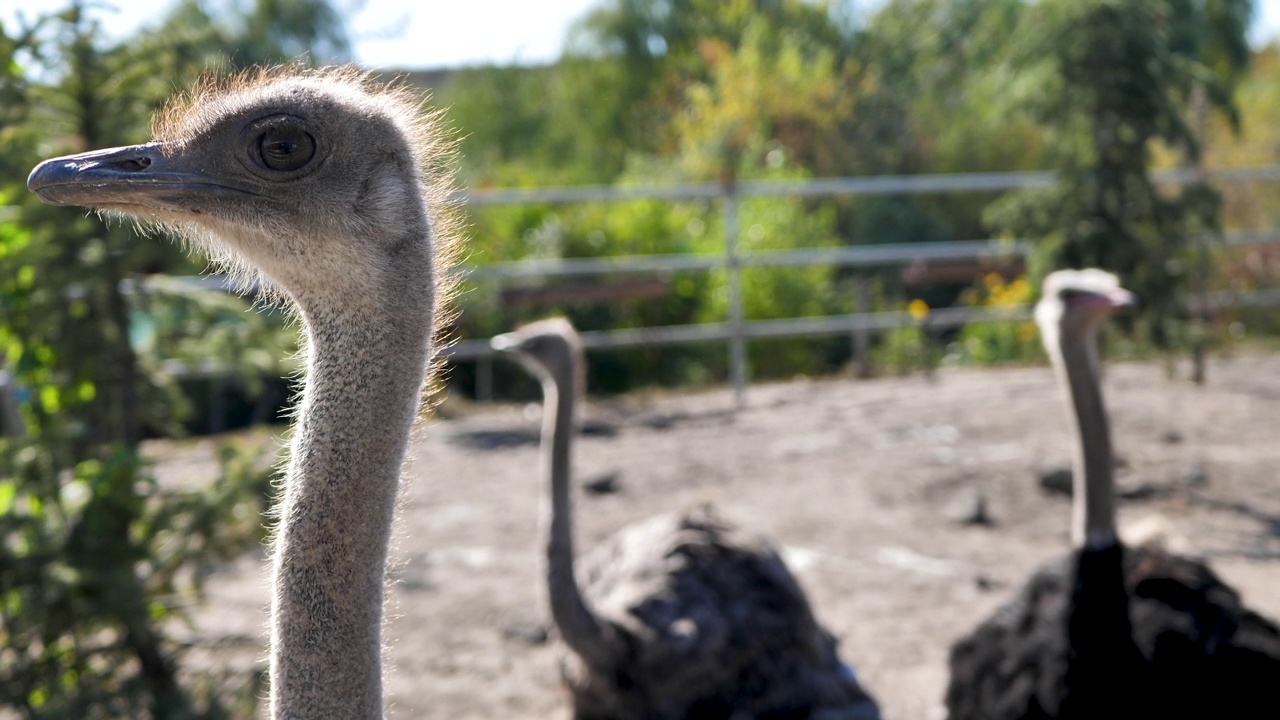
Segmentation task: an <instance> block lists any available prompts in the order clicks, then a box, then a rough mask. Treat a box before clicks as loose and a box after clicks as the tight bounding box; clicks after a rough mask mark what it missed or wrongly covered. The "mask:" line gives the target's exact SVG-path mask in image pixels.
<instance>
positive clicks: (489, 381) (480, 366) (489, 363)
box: [476, 355, 493, 402]
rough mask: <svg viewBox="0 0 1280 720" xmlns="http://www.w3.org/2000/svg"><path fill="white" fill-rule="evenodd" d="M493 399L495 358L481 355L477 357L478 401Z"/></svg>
mask: <svg viewBox="0 0 1280 720" xmlns="http://www.w3.org/2000/svg"><path fill="white" fill-rule="evenodd" d="M490 400H493V358H492V357H491V356H489V355H481V356H480V357H478V358H476V402H489V401H490Z"/></svg>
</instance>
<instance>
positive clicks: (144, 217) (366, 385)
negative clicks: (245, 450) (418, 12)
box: [27, 67, 454, 719]
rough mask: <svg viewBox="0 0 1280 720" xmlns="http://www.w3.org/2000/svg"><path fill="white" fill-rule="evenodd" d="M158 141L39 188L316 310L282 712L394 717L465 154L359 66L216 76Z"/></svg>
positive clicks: (277, 591)
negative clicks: (397, 661) (396, 636)
mask: <svg viewBox="0 0 1280 720" xmlns="http://www.w3.org/2000/svg"><path fill="white" fill-rule="evenodd" d="M153 134H154V136H155V139H154V141H153V142H150V143H147V144H145V145H137V146H133V147H122V148H112V149H107V150H98V151H94V152H86V153H83V154H80V155H72V156H68V157H60V158H54V159H52V160H46V161H45V162H42V163H40V165H38V166H37V167H36V168H35V170H33V171H32V172H31V176H30V177H29V178H28V180H27V186H28V187H29V188H30V189H31V190H32V191H33V192H35V193H36V194H37V195H39V196H40V198H41V199H42V200H44V201H45V202H46V203H50V204H54V205H78V206H82V207H88V208H92V209H95V210H97V211H99V212H105V213H107V214H110V215H119V216H123V217H125V218H128V219H132V220H135V221H137V222H139V224H141V225H144V226H147V227H155V228H159V229H164V230H168V231H170V232H172V233H174V234H176V235H178V236H181V237H182V238H185V239H187V240H190V241H192V242H194V244H195V245H196V246H197V247H198V248H200V249H202V250H203V251H204V252H205V253H206V254H208V255H209V256H210V257H211V258H213V259H214V260H215V261H218V262H221V263H223V264H224V265H228V266H230V267H231V268H233V269H234V270H236V271H238V272H239V273H241V274H242V276H244V275H245V274H248V275H250V276H252V277H256V278H257V279H258V280H259V281H261V282H262V283H264V284H265V285H266V286H269V287H272V288H274V290H275V291H276V292H277V293H278V296H279V297H280V298H282V299H285V300H287V301H288V302H289V303H290V304H291V305H292V307H293V308H294V309H296V312H297V314H298V317H299V318H300V320H301V326H302V331H303V338H304V341H305V345H306V374H305V383H304V387H303V389H302V391H301V397H300V401H299V406H298V410H297V420H296V424H295V427H294V432H293V437H292V441H291V452H290V457H289V460H288V463H287V467H286V469H285V473H284V481H283V493H282V499H281V500H280V502H279V504H278V506H277V508H276V510H275V513H276V516H277V517H278V519H279V520H278V527H277V528H276V529H275V537H274V550H273V561H272V565H273V569H272V583H273V590H274V597H273V599H272V605H271V641H270V644H271V646H270V678H271V689H270V705H271V716H272V717H273V718H306V719H311V718H335V719H336V718H343V719H347V718H363V719H368V718H381V717H383V697H382V652H383V644H382V623H383V583H384V580H385V575H386V571H385V568H386V560H387V548H388V541H389V536H390V532H391V525H392V517H393V514H394V511H395V505H396V497H397V493H398V489H399V485H400V474H401V465H402V462H403V460H404V455H405V447H406V444H407V442H408V439H409V435H410V431H411V428H412V426H413V425H414V423H415V421H416V418H417V415H418V412H419V404H420V396H421V394H422V392H423V389H424V383H425V382H426V381H427V380H428V379H429V377H430V376H431V375H432V373H430V372H429V371H428V370H429V365H430V363H431V360H432V357H433V352H434V349H435V340H434V336H435V333H436V331H437V328H438V326H439V324H440V322H441V316H442V313H441V310H440V306H441V304H442V302H443V300H444V298H445V295H446V292H447V288H446V287H445V283H444V275H443V274H442V273H441V270H440V265H441V263H443V262H445V261H446V260H447V255H448V251H449V247H450V243H451V240H452V237H453V234H454V233H453V226H452V224H451V222H450V213H449V206H448V201H447V200H448V191H449V184H450V175H449V172H448V170H447V165H448V163H447V162H446V160H447V159H448V157H449V152H450V145H449V144H448V143H447V142H445V141H444V140H443V133H442V131H441V128H440V125H439V122H438V119H437V117H436V116H435V115H430V114H424V113H423V112H422V111H421V107H420V100H419V99H418V98H416V97H415V96H414V95H413V93H412V92H410V91H409V90H407V89H404V88H402V87H395V86H382V85H380V84H378V83H376V82H375V81H374V80H373V79H372V78H371V77H370V76H368V75H365V74H363V73H361V72H359V71H357V70H354V69H351V68H330V69H325V70H305V69H301V68H297V67H286V68H276V69H271V70H259V71H255V72H253V73H246V74H244V75H241V76H239V77H237V78H233V79H229V80H226V81H224V82H218V81H212V80H210V81H208V82H205V83H202V84H200V85H199V86H197V88H196V89H195V90H194V91H192V92H191V93H190V94H189V95H188V96H187V97H184V98H179V99H177V100H175V101H174V102H173V103H172V104H171V105H170V107H169V108H168V109H167V110H166V111H165V112H164V113H162V114H160V115H158V116H157V120H156V122H155V123H154V127H153Z"/></svg>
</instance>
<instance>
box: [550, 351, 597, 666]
mask: <svg viewBox="0 0 1280 720" xmlns="http://www.w3.org/2000/svg"><path fill="white" fill-rule="evenodd" d="M574 372H575V368H574V363H566V364H565V366H564V369H562V370H560V371H558V372H551V373H549V375H548V377H547V378H545V379H544V380H543V382H542V392H543V405H544V408H545V409H544V411H543V417H542V437H543V438H550V439H551V442H550V443H548V442H546V441H545V440H544V442H543V443H542V466H543V472H544V476H543V482H544V490H545V489H546V486H547V485H549V486H550V491H551V492H550V496H551V502H550V507H549V508H547V507H546V505H545V504H544V508H545V509H544V510H543V513H542V525H543V528H544V533H545V537H546V540H547V586H548V588H549V590H550V602H551V615H552V617H553V618H554V619H555V622H556V626H557V627H558V628H560V634H561V636H563V638H564V641H565V643H566V644H567V645H568V646H569V647H570V648H571V649H572V650H573V651H574V652H576V653H577V654H578V655H580V656H582V657H583V659H585V660H587V661H588V663H590V664H592V665H596V666H600V665H603V664H607V663H610V662H612V657H611V656H610V654H609V653H608V652H607V649H606V645H605V642H604V638H605V630H604V628H603V627H602V626H601V624H600V622H599V620H597V619H596V617H595V615H593V614H592V613H591V610H590V609H589V608H588V607H587V604H586V601H585V600H584V599H583V597H582V591H581V590H580V589H579V588H578V581H577V578H576V577H575V575H574V571H573V501H572V498H571V497H570V494H569V493H570V482H569V458H570V453H571V451H572V443H573V433H574V404H575V400H576V398H575V392H574V390H575V388H577V387H578V385H577V382H576V379H577V378H575V377H574Z"/></svg>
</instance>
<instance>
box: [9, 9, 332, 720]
mask: <svg viewBox="0 0 1280 720" xmlns="http://www.w3.org/2000/svg"><path fill="white" fill-rule="evenodd" d="M96 12H97V11H96V10H95V9H94V7H93V6H91V5H89V4H87V3H83V2H68V3H67V8H66V10H64V11H63V12H61V13H58V14H56V15H50V16H47V17H42V18H39V19H37V20H36V21H35V22H34V23H33V25H32V26H30V27H23V28H7V27H0V140H3V145H0V170H3V173H0V178H4V179H3V180H0V205H7V207H6V208H5V214H4V215H3V216H0V363H3V366H4V367H5V369H6V370H7V371H9V372H10V374H11V375H12V377H13V379H14V380H15V381H16V383H17V385H18V387H19V388H20V389H21V392H22V398H23V401H22V404H21V408H20V410H21V414H22V425H23V427H22V428H6V430H8V431H9V432H13V431H14V430H19V431H20V432H19V437H17V438H10V439H5V440H0V715H6V716H7V715H8V714H16V715H17V716H19V717H22V718H51V719H52V718H68V719H70V718H76V719H79V718H121V717H150V718H154V719H155V720H161V719H163V718H229V717H248V716H250V715H251V714H252V712H253V706H254V704H255V699H256V696H257V690H258V685H259V684H260V678H259V677H257V676H256V675H255V676H251V677H226V678H222V677H221V676H222V675H225V673H221V672H220V671H217V670H212V671H207V672H202V673H201V674H200V675H201V679H200V680H199V681H188V680H187V679H186V677H185V675H184V674H183V673H182V672H181V671H180V665H179V661H180V659H181V657H182V650H183V648H182V647H180V646H179V645H178V644H176V643H175V642H173V641H172V640H170V639H168V637H167V632H168V631H169V630H170V629H171V628H173V627H174V625H175V623H179V622H181V621H182V620H183V608H184V607H186V606H189V605H190V604H191V603H192V601H193V600H194V599H197V598H198V596H199V592H200V589H201V583H202V579H203V577H204V575H205V574H206V573H207V571H208V569H209V567H210V565H211V564H212V563H213V562H215V561H218V560H220V559H225V558H228V557H231V556H233V555H235V554H238V553H241V552H243V551H244V549H245V548H246V547H249V546H252V545H254V544H255V543H257V542H258V541H260V540H261V534H262V533H261V528H262V527H263V521H262V512H263V509H264V506H265V503H266V499H267V496H268V494H269V487H268V478H269V476H270V469H269V463H268V462H263V461H262V452H261V448H259V447H250V448H241V447H240V446H237V445H231V444H228V445H226V446H225V447H223V448H222V449H221V450H220V452H219V460H218V462H219V477H218V478H217V481H216V482H212V483H210V484H209V486H208V487H200V488H190V487H181V486H179V485H177V484H175V483H174V482H172V481H166V482H164V483H162V482H160V481H159V480H158V479H157V477H156V474H155V473H154V472H153V470H152V468H151V467H150V464H149V463H148V462H147V461H146V460H145V459H144V456H143V454H142V451H141V448H140V444H141V440H142V438H143V435H144V432H150V433H157V432H160V433H174V432H177V431H178V428H179V424H180V422H181V421H182V420H183V419H184V410H185V408H186V406H187V405H188V402H187V399H186V398H185V397H184V396H183V395H182V392H181V390H180V388H179V385H178V383H177V382H176V381H175V379H174V377H173V376H172V375H171V373H170V372H169V367H170V366H171V365H172V363H173V362H174V361H177V362H179V363H181V362H187V363H189V364H194V363H197V362H199V363H211V364H213V365H214V366H221V367H224V368H227V369H230V371H231V372H232V373H233V377H238V378H239V379H240V380H241V381H242V383H243V384H244V385H246V386H249V387H250V388H251V389H252V386H253V384H254V383H259V384H260V383H261V381H262V379H263V377H264V376H265V377H270V376H275V377H279V376H280V375H281V374H282V373H283V372H285V368H284V367H283V366H282V358H283V357H285V356H286V355H288V354H289V351H290V348H291V346H292V345H293V341H292V339H290V336H291V333H287V332H286V331H285V330H284V329H283V326H282V322H281V318H280V317H279V316H264V315H260V314H256V313H250V312H249V308H248V307H247V304H246V303H245V302H244V301H243V300H241V299H239V298H235V297H231V296H227V295H225V294H222V293H214V292H192V291H189V290H186V289H184V288H179V287H176V286H175V285H174V283H166V282H163V281H161V282H153V283H146V282H141V281H139V280H138V278H137V277H136V274H137V273H156V272H161V273H168V274H191V273H194V272H195V271H196V270H198V269H199V266H197V265H194V264H193V263H192V262H191V261H190V260H188V259H187V258H186V257H185V255H184V254H183V253H182V251H181V249H180V248H177V247H175V246H174V245H173V244H171V243H167V242H163V241H161V240H157V239H152V238H142V237H139V236H138V235H137V234H136V233H135V232H134V231H133V230H132V229H131V228H129V227H124V226H120V225H118V224H117V225H115V226H104V225H103V224H102V223H100V222H98V221H97V220H96V219H94V218H91V217H85V216H84V214H83V212H82V211H80V210H78V209H73V208H57V207H47V206H44V205H42V204H40V203H39V202H38V201H37V200H36V199H35V198H34V197H33V196H31V195H30V194H29V193H27V192H26V190H25V188H24V187H23V185H22V179H23V178H25V177H26V173H27V172H28V171H29V170H30V168H31V167H32V166H33V165H34V164H35V163H36V161H37V160H39V159H40V158H42V157H47V156H50V155H54V154H60V153H67V152H75V151H79V150H84V149H88V148H96V147H106V146H111V145H121V144H128V143H134V142H140V141H142V140H144V139H145V138H146V126H147V120H148V116H149V115H150V113H151V112H152V110H153V109H154V108H155V107H156V106H157V104H158V103H159V102H161V101H162V100H163V98H164V97H165V96H167V95H168V94H169V93H170V92H172V89H173V87H174V86H176V85H177V86H180V85H184V84H186V83H187V82H189V81H190V80H191V78H192V77H193V76H194V75H196V74H197V73H199V72H202V71H203V70H204V69H206V67H210V66H213V67H216V66H218V65H219V64H221V63H223V62H225V60H224V58H225V57H226V54H227V53H226V51H227V49H228V48H232V47H237V46H239V47H240V48H242V49H246V50H245V51H246V52H250V51H251V52H252V53H254V55H253V57H252V58H251V59H253V60H260V59H275V60H280V59H284V57H285V55H286V54H293V53H295V52H298V51H300V50H302V49H308V50H312V51H317V52H318V51H321V50H325V49H330V50H333V51H334V52H338V51H340V50H341V49H342V48H344V47H345V36H344V35H342V34H341V32H340V31H341V26H340V24H335V23H337V16H336V15H335V14H334V13H333V10H332V8H331V7H330V6H329V5H328V3H327V2H318V1H308V0H291V1H290V2H279V1H268V0H262V1H261V2H258V3H257V4H256V5H254V10H253V12H252V13H251V14H250V15H249V16H246V17H243V18H242V17H240V16H239V15H237V14H236V13H235V12H234V11H232V10H230V9H226V8H223V9H221V10H220V12H218V13H217V14H216V17H215V16H214V15H211V14H208V13H206V12H205V5H204V4H202V3H198V2H186V3H183V4H180V5H179V6H178V8H177V9H176V10H175V14H174V15H173V16H172V17H170V18H168V19H166V20H164V21H162V22H161V23H160V27H161V28H162V31H158V32H143V33H141V34H140V35H139V36H138V37H137V38H132V39H129V40H126V41H124V42H121V43H119V44H116V45H106V44H104V43H103V42H102V40H101V37H102V32H101V29H100V27H99V25H98V22H97V19H96V18H97V15H96ZM326 28H328V29H326ZM335 33H336V34H335ZM239 39H243V40H244V42H238V40H239ZM294 41H297V42H294ZM291 43H293V44H291ZM303 46H305V47H303ZM326 51H327V50H326ZM131 285H132V287H134V288H135V289H136V290H137V291H136V292H132V293H130V292H128V288H129V287H130V286H131ZM162 361H165V362H162ZM166 363H167V364H166ZM223 372H225V371H223Z"/></svg>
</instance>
